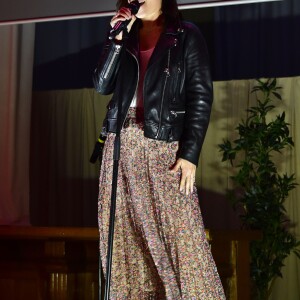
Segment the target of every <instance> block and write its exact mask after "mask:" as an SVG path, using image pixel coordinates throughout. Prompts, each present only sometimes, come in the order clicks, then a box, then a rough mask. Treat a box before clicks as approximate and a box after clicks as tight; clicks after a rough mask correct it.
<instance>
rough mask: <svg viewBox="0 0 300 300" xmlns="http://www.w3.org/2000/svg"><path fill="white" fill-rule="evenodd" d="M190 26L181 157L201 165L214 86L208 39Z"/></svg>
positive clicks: (186, 51) (186, 56) (193, 26)
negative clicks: (201, 153) (200, 159)
mask: <svg viewBox="0 0 300 300" xmlns="http://www.w3.org/2000/svg"><path fill="white" fill-rule="evenodd" d="M188 26H189V27H190V30H189V32H188V35H187V37H186V38H187V42H186V43H185V47H186V48H185V49H184V52H185V54H184V55H185V65H186V78H185V94H186V115H185V122H184V129H183V134H182V137H181V140H180V148H179V157H181V158H184V159H186V160H188V161H190V162H192V163H194V164H195V165H198V160H199V155H200V151H201V148H202V145H203V141H204V137H205V134H206V131H207V127H208V123H209V119H210V113H211V106H212V101H213V87H212V81H211V74H210V67H209V55H208V51H207V47H206V43H205V40H204V38H203V36H202V35H201V33H200V31H199V29H198V28H197V27H196V26H195V25H192V24H189V25H188Z"/></svg>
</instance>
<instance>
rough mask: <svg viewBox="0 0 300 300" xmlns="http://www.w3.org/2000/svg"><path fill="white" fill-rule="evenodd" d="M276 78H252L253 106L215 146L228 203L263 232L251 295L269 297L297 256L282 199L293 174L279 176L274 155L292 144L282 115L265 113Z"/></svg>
mask: <svg viewBox="0 0 300 300" xmlns="http://www.w3.org/2000/svg"><path fill="white" fill-rule="evenodd" d="M280 89H281V88H280V87H278V86H277V82H276V79H268V80H266V81H262V80H257V85H256V86H254V87H253V89H252V93H255V94H256V100H257V102H256V105H255V106H253V107H250V108H249V109H247V118H246V120H242V121H241V123H240V124H238V126H237V128H236V131H237V133H238V138H237V139H236V140H234V141H232V142H231V141H229V140H225V141H223V143H222V144H220V145H219V149H220V151H221V152H222V155H223V158H222V161H230V163H231V165H232V167H233V169H234V171H235V172H234V175H233V176H231V179H232V180H233V183H234V188H233V189H232V190H231V191H229V194H230V198H231V200H232V203H233V205H234V206H235V207H236V206H239V207H242V211H243V213H242V215H241V221H242V224H243V226H244V227H246V228H247V229H258V230H261V231H262V234H263V238H262V239H261V240H258V241H253V242H252V243H251V246H250V255H251V278H252V280H253V284H254V287H255V289H254V295H253V297H254V298H255V299H260V300H262V299H268V298H269V295H270V292H271V289H272V283H273V282H274V279H276V278H277V277H278V276H282V274H281V268H282V266H283V265H284V264H283V263H284V259H285V258H286V257H287V256H288V255H289V254H290V253H291V252H294V253H295V254H296V255H297V256H298V257H299V258H300V251H299V249H297V247H298V246H299V242H297V240H296V238H295V235H294V234H293V233H291V231H290V230H289V229H290V224H291V223H290V222H289V219H288V217H287V215H286V210H285V207H284V202H285V200H286V198H287V196H288V194H289V192H290V191H291V190H292V189H294V188H295V187H296V182H295V177H294V175H288V174H281V173H280V172H279V170H278V167H277V165H276V163H275V162H274V154H275V153H281V152H282V151H283V150H284V149H285V148H286V147H293V146H294V143H293V139H292V137H291V136H290V133H289V124H288V123H287V122H286V121H285V113H284V112H282V113H281V114H280V115H277V116H276V118H275V119H274V120H272V121H267V115H268V113H269V112H271V111H272V110H273V109H274V108H275V106H274V105H273V104H272V102H273V101H274V100H275V99H277V100H282V99H281V95H280V93H279V90H280Z"/></svg>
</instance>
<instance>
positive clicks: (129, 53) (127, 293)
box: [94, 0, 225, 300]
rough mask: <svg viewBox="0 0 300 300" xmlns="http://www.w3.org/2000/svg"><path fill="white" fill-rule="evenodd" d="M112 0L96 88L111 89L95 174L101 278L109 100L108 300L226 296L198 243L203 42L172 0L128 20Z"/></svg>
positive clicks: (149, 5) (207, 93)
mask: <svg viewBox="0 0 300 300" xmlns="http://www.w3.org/2000/svg"><path fill="white" fill-rule="evenodd" d="M126 5H128V3H127V1H124V0H119V2H118V4H117V6H118V9H119V10H118V11H117V13H116V14H115V15H114V17H113V18H112V19H111V23H110V25H111V26H112V27H114V25H115V24H116V23H117V22H118V21H125V20H128V21H129V24H128V26H127V32H126V31H125V33H123V32H121V33H120V34H118V35H117V36H116V37H115V38H114V39H112V40H108V42H107V44H106V46H105V47H104V51H103V54H102V57H101V60H100V63H99V66H98V68H97V69H96V71H95V78H94V81H95V86H96V89H97V90H98V91H99V92H100V93H102V94H110V93H113V97H112V100H111V101H110V103H109V105H108V113H107V117H106V120H105V122H104V130H103V131H104V132H106V133H108V136H107V139H106V142H105V146H104V150H103V160H102V167H101V174H100V189H99V230H100V240H101V243H100V252H101V257H102V265H103V266H104V273H105V272H106V270H105V267H106V253H107V238H108V226H109V225H108V224H109V206H110V194H111V181H112V165H113V160H112V158H113V144H114V137H115V134H114V133H115V132H116V116H117V111H118V104H117V103H118V101H119V100H121V101H122V109H121V122H122V130H121V151H120V162H119V175H118V190H117V210H116V221H115V236H114V249H113V265H112V279H111V290H110V295H111V299H133V300H137V299H172V300H176V299H189V300H190V299H201V300H205V299H213V300H217V299H225V296H224V292H223V288H222V285H221V282H220V279H219V275H218V273H217V270H216V266H215V263H214V261H213V258H212V256H211V252H210V248H209V245H208V243H207V241H206V237H205V231H204V227H203V223H202V217H201V213H200V209H199V203H198V198H197V191H196V187H195V172H196V166H197V164H198V158H199V154H200V150H201V147H202V143H203V140H204V136H205V133H206V129H207V126H208V122H209V116H210V110H211V103H212V84H211V78H210V71H209V66H208V54H207V49H206V45H205V42H204V40H203V37H202V36H201V34H200V32H199V30H198V29H197V28H196V27H195V26H193V25H192V24H189V23H185V22H181V21H180V19H179V17H178V15H179V13H178V8H177V3H176V0H145V2H143V3H141V6H140V9H139V11H138V13H137V14H136V15H135V16H134V15H132V14H131V11H130V9H128V8H127V7H126Z"/></svg>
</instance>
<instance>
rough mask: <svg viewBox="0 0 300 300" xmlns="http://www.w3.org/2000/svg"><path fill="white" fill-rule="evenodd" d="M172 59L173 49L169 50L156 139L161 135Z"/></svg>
mask: <svg viewBox="0 0 300 300" xmlns="http://www.w3.org/2000/svg"><path fill="white" fill-rule="evenodd" d="M170 58H171V49H169V52H168V64H167V67H166V68H165V70H164V73H166V78H165V82H164V88H163V93H162V100H161V105H160V114H159V125H158V130H157V134H156V136H155V138H158V134H159V132H160V129H161V116H162V110H163V104H164V98H165V90H166V86H167V81H168V78H169V77H170Z"/></svg>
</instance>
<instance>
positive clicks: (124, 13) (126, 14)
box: [110, 6, 136, 40]
mask: <svg viewBox="0 0 300 300" xmlns="http://www.w3.org/2000/svg"><path fill="white" fill-rule="evenodd" d="M126 20H131V21H130V22H129V24H128V25H127V31H128V32H129V31H130V29H131V26H132V24H133V23H134V21H135V20H136V17H135V15H132V14H131V11H130V9H129V8H128V7H125V6H124V7H121V8H120V9H119V10H118V11H117V13H116V14H115V15H114V16H113V17H112V19H111V20H110V26H111V27H112V28H113V27H114V26H115V25H116V24H117V22H119V21H121V22H122V21H126ZM122 38H123V32H120V33H119V34H118V35H117V36H116V37H115V39H116V40H122Z"/></svg>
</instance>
